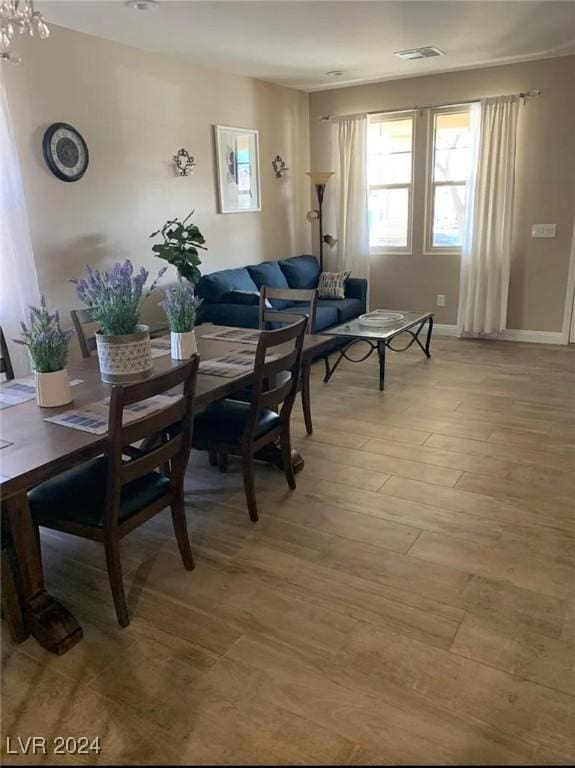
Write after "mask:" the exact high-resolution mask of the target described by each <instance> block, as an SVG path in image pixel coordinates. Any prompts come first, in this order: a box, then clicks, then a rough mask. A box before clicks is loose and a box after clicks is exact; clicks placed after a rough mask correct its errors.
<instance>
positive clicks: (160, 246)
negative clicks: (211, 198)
mask: <svg viewBox="0 0 575 768" xmlns="http://www.w3.org/2000/svg"><path fill="white" fill-rule="evenodd" d="M193 214H194V211H192V212H191V213H189V214H188V215H187V216H186V218H185V219H184V220H183V221H180V220H179V219H169V220H168V221H167V222H166V223H165V224H164V226H163V227H162V228H161V229H158V230H156V232H152V234H151V235H150V237H157V236H158V235H161V236H162V238H163V240H164V242H163V243H156V245H154V246H152V251H153V252H154V253H155V255H156V256H158V257H159V258H160V259H165V260H166V261H167V262H168V264H172V265H173V266H174V267H176V269H177V270H178V273H179V274H180V275H181V276H182V277H185V279H186V280H189V282H190V283H192V285H197V283H198V281H199V279H200V277H201V276H202V273H201V272H200V270H199V269H198V267H199V265H200V264H201V263H202V262H201V259H200V257H199V255H198V248H200V249H201V250H202V251H207V248H205V247H204V243H205V242H206V241H205V239H204V236H203V235H202V233H201V232H200V230H199V229H198V227H196V225H195V224H188V221H189V219H190V217H191V216H192V215H193Z"/></svg>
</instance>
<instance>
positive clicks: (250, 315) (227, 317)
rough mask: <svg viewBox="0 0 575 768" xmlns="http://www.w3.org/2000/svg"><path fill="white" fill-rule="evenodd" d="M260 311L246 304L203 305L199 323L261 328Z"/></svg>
mask: <svg viewBox="0 0 575 768" xmlns="http://www.w3.org/2000/svg"><path fill="white" fill-rule="evenodd" d="M259 320H260V309H259V307H258V306H246V305H245V304H202V305H201V306H200V308H199V309H198V322H200V323H214V324H215V325H235V326H236V327H237V328H259Z"/></svg>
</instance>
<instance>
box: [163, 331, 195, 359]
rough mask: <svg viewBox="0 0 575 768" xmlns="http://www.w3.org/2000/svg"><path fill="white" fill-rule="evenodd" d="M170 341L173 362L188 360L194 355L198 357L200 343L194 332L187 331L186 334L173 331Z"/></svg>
mask: <svg viewBox="0 0 575 768" xmlns="http://www.w3.org/2000/svg"><path fill="white" fill-rule="evenodd" d="M170 339H171V351H172V360H187V359H188V358H189V357H191V356H192V355H197V353H198V343H197V341H196V334H195V333H194V331H187V332H186V333H176V332H175V331H172V332H171V334H170Z"/></svg>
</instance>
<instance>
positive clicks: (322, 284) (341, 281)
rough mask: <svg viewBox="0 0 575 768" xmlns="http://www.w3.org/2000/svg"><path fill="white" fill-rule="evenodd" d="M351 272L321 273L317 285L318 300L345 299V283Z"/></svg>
mask: <svg viewBox="0 0 575 768" xmlns="http://www.w3.org/2000/svg"><path fill="white" fill-rule="evenodd" d="M350 275H351V272H322V273H321V275H320V276H319V282H318V284H317V293H318V296H319V297H320V299H345V283H346V281H347V278H348V277H349V276H350Z"/></svg>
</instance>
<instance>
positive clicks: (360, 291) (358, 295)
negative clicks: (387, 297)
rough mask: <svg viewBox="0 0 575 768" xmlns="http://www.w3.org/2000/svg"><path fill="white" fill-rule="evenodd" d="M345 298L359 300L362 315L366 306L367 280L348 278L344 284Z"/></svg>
mask: <svg viewBox="0 0 575 768" xmlns="http://www.w3.org/2000/svg"><path fill="white" fill-rule="evenodd" d="M345 298H346V299H359V300H360V301H361V312H362V314H363V313H364V312H365V311H366V306H367V280H366V279H365V278H364V277H348V279H347V280H346V283H345Z"/></svg>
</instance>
